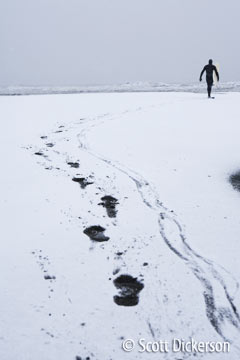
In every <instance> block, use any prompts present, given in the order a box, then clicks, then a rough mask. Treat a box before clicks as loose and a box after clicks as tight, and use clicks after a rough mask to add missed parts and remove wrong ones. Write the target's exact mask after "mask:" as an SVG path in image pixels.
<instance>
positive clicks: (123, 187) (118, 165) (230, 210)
mask: <svg viewBox="0 0 240 360" xmlns="http://www.w3.org/2000/svg"><path fill="white" fill-rule="evenodd" d="M239 101H240V94H239V93H228V94H224V95H223V94H219V95H218V96H217V97H216V99H215V100H208V99H207V98H206V95H205V94H188V93H138V94H137V93H123V94H116V93H112V94H100V93H99V94H80V95H54V96H21V97H4V96H2V97H1V98H0V114H1V120H2V121H1V124H2V128H1V143H0V144H1V145H0V146H1V154H2V161H1V169H2V175H1V190H2V194H1V219H2V224H1V233H2V234H1V240H2V241H1V260H0V273H1V297H0V304H1V316H0V324H1V326H0V359H1V360H13V359H14V360H15V359H18V360H43V359H44V360H50V359H51V360H53V359H54V360H55V359H58V360H68V359H72V360H74V359H76V356H79V357H81V358H82V359H86V358H88V357H89V358H90V359H97V360H103V359H104V360H110V359H113V360H122V359H125V358H126V359H148V358H149V359H150V358H154V359H160V358H163V359H192V358H194V359H196V358H199V359H214V360H215V359H217V360H225V359H231V360H235V359H239V354H240V340H239V334H240V319H239V311H240V309H239V306H240V293H239V280H240V268H239V249H240V245H239V233H240V218H239V207H240V193H239V192H238V191H236V190H235V189H234V188H233V187H232V186H231V184H230V183H229V176H230V175H231V174H233V173H234V172H236V171H238V170H239V167H240V158H239V154H240V141H239V130H240V120H239V119H240V107H239ZM46 137H47V138H46ZM47 144H48V145H47ZM52 145H53V146H52ZM36 153H37V154H36ZM68 162H74V163H75V162H78V163H79V168H76V167H71V166H70V165H69V164H68ZM76 176H79V177H84V178H86V179H88V181H89V182H92V183H93V184H89V185H87V186H86V187H85V188H81V187H80V186H79V184H77V183H76V182H74V181H72V178H73V177H76ZM105 195H111V196H113V197H115V198H116V199H117V200H118V204H117V205H116V209H117V216H116V218H110V217H108V216H107V212H106V209H105V208H104V207H103V206H101V205H99V203H101V197H103V196H105ZM93 225H100V226H102V227H104V228H105V229H106V230H105V235H106V236H108V237H109V238H110V239H109V241H106V242H94V241H91V240H90V239H89V237H88V236H87V235H86V234H84V233H83V231H84V229H86V228H87V227H89V226H93ZM146 263H147V264H146ZM122 274H128V275H131V276H133V277H136V278H138V280H139V281H140V282H141V283H142V284H144V288H143V290H142V291H141V292H140V293H139V304H138V305H136V306H129V307H127V306H118V305H117V304H116V303H115V302H114V300H113V297H114V296H115V295H117V294H118V293H119V291H118V290H117V289H116V287H115V286H114V283H113V281H114V279H116V278H117V277H118V276H120V275H122ZM44 276H45V277H46V276H49V277H51V278H52V279H49V278H47V279H45V278H44ZM191 337H193V338H194V339H196V340H197V341H224V340H228V341H230V342H231V351H230V353H229V354H223V353H220V354H218V353H214V354H201V353H197V354H195V355H196V356H195V355H194V356H193V354H187V353H185V354H183V353H178V354H173V353H171V352H170V353H165V354H159V353H156V354H153V353H152V354H147V353H142V354H140V353H138V351H137V349H135V350H134V351H132V352H129V353H124V351H123V350H122V348H121V344H122V341H123V339H128V338H130V339H133V340H134V341H135V342H137V341H138V339H139V338H145V339H146V340H147V341H154V340H160V339H161V340H165V341H171V340H172V339H173V338H183V339H189V338H191Z"/></svg>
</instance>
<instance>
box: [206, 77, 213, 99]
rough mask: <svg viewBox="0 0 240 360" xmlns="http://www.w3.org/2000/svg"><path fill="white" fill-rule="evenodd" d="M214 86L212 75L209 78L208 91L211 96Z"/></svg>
mask: <svg viewBox="0 0 240 360" xmlns="http://www.w3.org/2000/svg"><path fill="white" fill-rule="evenodd" d="M212 86H213V79H212V77H209V78H207V91H208V97H209V98H210V97H211V92H212Z"/></svg>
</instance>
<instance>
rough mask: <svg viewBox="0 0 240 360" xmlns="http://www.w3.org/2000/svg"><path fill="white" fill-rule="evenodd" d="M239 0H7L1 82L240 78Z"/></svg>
mask: <svg viewBox="0 0 240 360" xmlns="http://www.w3.org/2000/svg"><path fill="white" fill-rule="evenodd" d="M239 14H240V1H239V0H1V4H0V50H1V55H0V86H5V85H21V84H22V85H84V84H113V83H119V82H120V83H122V82H127V81H130V82H133V81H140V80H142V81H157V82H177V83H186V82H194V81H196V80H198V78H199V73H200V71H201V68H202V67H203V65H205V63H206V62H207V60H208V59H209V58H213V60H215V61H217V62H218V63H219V64H220V76H221V80H222V81H231V80H233V81H234V80H240V66H239V56H240V50H239V35H240V21H239Z"/></svg>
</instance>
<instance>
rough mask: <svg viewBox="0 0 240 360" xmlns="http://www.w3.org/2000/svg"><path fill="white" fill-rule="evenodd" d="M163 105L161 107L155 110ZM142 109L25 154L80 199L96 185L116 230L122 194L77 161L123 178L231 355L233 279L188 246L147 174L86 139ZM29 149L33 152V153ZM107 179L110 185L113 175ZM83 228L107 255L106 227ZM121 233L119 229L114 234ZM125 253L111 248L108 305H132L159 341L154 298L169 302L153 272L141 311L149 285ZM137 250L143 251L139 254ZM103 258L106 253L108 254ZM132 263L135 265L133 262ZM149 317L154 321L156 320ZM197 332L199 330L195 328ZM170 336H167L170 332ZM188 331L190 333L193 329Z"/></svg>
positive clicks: (89, 121) (78, 128)
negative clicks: (149, 299) (187, 275)
mask: <svg viewBox="0 0 240 360" xmlns="http://www.w3.org/2000/svg"><path fill="white" fill-rule="evenodd" d="M163 105H164V103H162V104H161V105H160V106H163ZM142 110H143V109H142V108H140V107H138V108H135V110H131V111H130V110H127V111H123V112H120V113H118V114H117V113H116V114H115V113H113V114H109V113H103V114H102V115H100V116H95V117H85V118H81V119H80V120H78V121H75V122H71V123H68V124H64V126H63V125H61V126H59V128H55V129H54V130H53V131H52V132H51V133H48V134H46V135H44V136H42V137H41V138H42V140H43V142H44V143H45V144H44V145H43V146H42V147H40V148H34V146H32V147H30V150H31V152H32V153H33V154H34V156H35V158H36V159H37V161H38V163H39V164H40V165H42V166H44V168H45V169H46V170H55V171H57V172H58V174H59V176H65V177H66V176H67V177H68V179H69V181H70V182H71V183H72V182H73V183H76V185H75V186H76V187H79V191H81V193H82V194H83V193H84V196H88V193H87V192H88V190H89V189H90V190H91V189H92V188H94V189H95V187H96V190H97V189H98V190H99V191H98V190H97V193H96V194H97V195H96V202H97V206H98V207H99V208H103V210H104V211H105V215H106V217H107V218H108V219H109V221H111V222H112V225H113V226H115V227H116V226H117V221H118V212H119V211H120V210H121V208H122V202H123V199H124V196H123V195H125V194H119V192H118V191H116V193H114V191H112V192H111V191H109V190H105V189H104V185H101V186H100V185H99V184H98V183H97V179H96V178H95V172H97V168H96V169H95V168H93V167H92V168H91V167H90V169H91V172H90V171H89V169H87V171H88V174H86V173H83V172H84V171H83V170H84V169H82V168H81V167H82V159H83V158H84V160H85V161H86V162H88V159H89V163H91V164H92V163H93V162H92V160H90V159H94V161H96V164H97V166H98V167H99V168H98V169H102V168H104V167H105V168H107V169H112V171H113V174H114V176H115V179H116V178H117V179H118V177H120V179H121V178H122V177H124V178H125V181H126V183H129V184H132V185H131V186H132V188H135V190H136V194H137V198H138V199H139V201H140V203H141V205H142V206H143V207H145V208H147V209H148V210H149V212H150V213H151V214H152V215H151V216H152V219H153V222H155V224H156V228H158V236H157V241H158V244H159V253H160V246H162V244H163V246H164V247H165V248H166V249H167V251H170V253H171V254H172V255H173V257H175V258H177V259H179V260H180V262H181V263H182V264H184V265H185V267H186V269H189V270H190V272H191V274H193V275H194V277H195V279H196V283H198V290H199V293H201V296H202V297H201V300H200V304H202V305H203V306H202V312H201V313H202V314H205V317H206V319H207V321H208V324H209V325H210V326H209V327H211V328H212V329H213V330H214V332H215V333H216V334H218V335H219V337H221V338H222V339H223V340H225V341H230V342H231V343H232V344H233V346H235V349H236V351H239V350H240V349H239V347H238V343H239V335H240V334H239V333H240V315H239V307H238V304H237V302H236V294H237V292H238V290H239V283H238V281H237V280H236V279H235V277H234V276H233V275H232V274H231V273H230V272H229V271H227V270H226V267H222V266H220V265H218V264H217V263H215V262H213V261H211V260H209V259H208V258H206V256H201V255H200V254H199V252H196V251H195V250H194V249H193V248H192V246H191V245H190V244H191V243H192V241H191V238H190V237H188V238H187V236H186V231H185V225H183V224H182V221H181V220H180V218H179V216H178V215H177V214H176V213H175V212H174V211H173V210H170V208H168V206H167V205H166V199H165V201H164V203H163V201H162V196H161V191H160V192H159V190H156V188H155V185H154V184H153V182H150V181H149V179H148V177H147V176H142V175H140V174H139V173H138V172H137V171H135V169H132V167H131V168H129V167H128V166H126V165H125V164H123V163H121V162H119V161H117V160H115V159H112V158H111V156H109V155H108V156H106V155H105V154H104V153H101V152H97V151H96V150H95V147H94V143H92V142H91V141H89V136H88V135H90V133H91V131H92V130H97V129H98V128H100V127H101V125H105V126H108V123H111V122H114V120H118V119H122V121H123V122H124V121H125V117H126V116H129V115H130V116H131V115H132V114H133V113H134V114H138V113H141V111H142ZM124 126H127V125H126V123H124ZM108 136H109V135H106V138H107V137H108ZM105 140H106V139H105ZM70 142H71V143H73V144H74V146H75V148H73V150H72V151H71V152H68V144H70ZM33 149H34V151H35V152H33ZM109 153H111V149H109ZM111 180H112V182H113V183H114V177H113V179H111ZM106 181H108V180H106ZM120 181H121V180H120ZM103 184H104V182H103ZM112 189H114V187H112ZM115 189H116V188H115ZM91 191H92V190H91ZM94 191H95V190H94ZM104 193H105V195H104ZM82 196H83V195H82ZM91 201H92V200H91ZM89 205H90V204H89ZM135 206H136V207H137V206H138V204H137V203H136V204H135ZM85 211H86V212H90V210H89V209H85ZM84 226H85V228H84V231H83V233H84V234H85V235H84V236H85V237H86V239H87V238H88V240H89V242H91V243H92V244H93V245H92V247H91V249H90V250H92V249H94V247H95V246H98V245H99V246H102V249H103V250H104V251H106V247H105V248H104V246H107V245H110V246H113V245H112V243H113V240H114V241H115V240H116V239H113V238H112V237H111V236H109V228H108V227H106V226H105V224H103V223H101V221H96V222H95V223H94V222H92V223H90V222H88V220H87V221H85V222H84ZM149 230H151V229H149ZM199 231H201V229H199ZM120 232H121V229H119V233H120ZM136 237H137V234H136ZM150 239H151V236H150V234H149V239H148V241H147V242H148V243H147V245H145V244H144V246H149V247H151V246H152V243H151V240H150ZM135 241H136V240H134V241H133V243H132V244H129V247H132V248H133V247H134V246H135V244H136V242H135ZM97 243H99V244H97ZM165 245H167V246H165ZM114 246H115V245H114ZM114 246H113V247H112V248H111V251H113V250H115V248H114ZM124 246H125V245H124ZM142 248H143V247H142ZM146 248H147V247H146ZM125 251H126V250H124V248H123V249H121V250H118V251H117V250H116V251H115V253H114V252H112V254H111V256H113V257H114V264H113V267H112V275H113V278H112V277H111V278H109V280H110V281H111V283H112V286H113V287H114V286H115V288H116V289H115V290H116V291H115V295H114V296H113V301H114V302H115V304H116V306H118V307H122V308H125V307H133V308H134V307H135V306H136V309H137V310H136V314H137V313H138V314H139V316H140V317H141V320H142V321H143V322H145V324H146V326H147V328H148V333H149V334H150V336H151V337H152V339H158V337H159V333H161V331H159V327H158V323H159V321H160V320H159V319H160V316H159V317H157V316H155V314H154V312H153V309H154V310H156V309H157V307H156V304H159V299H161V298H162V299H163V302H165V303H167V301H168V300H167V295H168V294H164V293H162V291H161V290H162V289H161V290H160V285H159V284H160V282H161V281H162V277H161V273H160V272H157V271H155V272H154V273H153V274H152V278H153V283H152V286H154V291H155V294H154V295H153V296H156V301H155V308H154V307H153V306H152V304H151V306H152V307H149V309H144V308H143V307H142V302H141V297H142V294H143V293H144V292H146V291H148V285H149V284H148V283H146V282H145V279H144V276H143V275H142V273H144V271H143V270H142V268H141V270H137V272H138V273H134V274H133V273H132V272H131V266H130V267H129V268H128V266H126V262H127V261H128V262H129V258H128V259H126V258H125ZM157 251H158V248H155V249H154V250H153V252H156V253H157ZM142 252H143V253H144V250H143V251H142ZM107 254H109V252H108V253H107ZM164 256H165V255H164ZM130 261H131V260H130ZM133 261H137V258H136V259H134V260H133ZM150 261H151V259H150ZM150 261H149V259H148V262H144V263H143V265H142V266H144V269H145V268H146V269H149V270H148V271H149V272H151V271H152V269H151V268H150V267H149V268H148V265H149V263H150ZM167 261H168V260H166V263H167ZM150 265H151V264H150ZM183 267H184V266H183ZM157 270H158V269H157ZM51 275H52V274H50V276H51ZM173 276H174V275H173ZM179 276H180V275H179ZM192 278H193V276H192ZM57 279H58V277H57ZM183 280H184V279H183ZM50 281H53V283H55V281H56V279H50ZM99 286H101V284H99ZM190 287H191V284H190ZM117 291H118V293H117ZM156 294H157V295H156ZM96 297H97V294H96ZM188 300H189V303H191V299H188ZM174 305H175V306H176V307H177V306H178V304H177V303H175V304H174ZM145 306H146V303H145ZM166 307H167V305H166ZM179 309H180V307H179ZM126 312H127V310H126ZM151 312H152V313H151ZM158 315H162V314H158ZM168 315H169V314H167V312H166V317H165V320H162V319H161V320H162V321H166V319H167V322H168V321H169V319H168ZM198 316H199V318H200V317H201V314H200V313H199V314H198ZM183 317H184V314H183ZM154 318H156V320H155V319H154ZM154 320H155V321H154ZM159 324H160V323H159ZM174 326H175V324H174V323H173V324H172V327H173V328H174ZM178 328H179V326H178ZM168 329H170V328H168ZM196 329H198V325H197V326H196ZM178 331H179V330H178ZM169 332H170V333H171V329H170V330H169ZM192 333H193V334H194V330H193V331H192ZM196 334H197V333H196V332H195V334H194V335H196ZM170 335H171V334H170ZM217 338H218V336H217ZM165 358H167V359H168V356H167V355H166V356H165ZM171 358H172V357H171ZM183 358H184V359H187V358H189V356H188V355H186V354H185V355H183ZM134 359H135V358H134Z"/></svg>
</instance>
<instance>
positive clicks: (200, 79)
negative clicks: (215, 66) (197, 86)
mask: <svg viewBox="0 0 240 360" xmlns="http://www.w3.org/2000/svg"><path fill="white" fill-rule="evenodd" d="M205 70H206V66H204V68H203V69H202V72H201V74H200V78H199V81H202V76H203V73H204V71H205Z"/></svg>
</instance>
